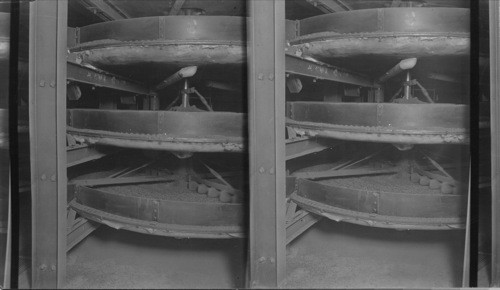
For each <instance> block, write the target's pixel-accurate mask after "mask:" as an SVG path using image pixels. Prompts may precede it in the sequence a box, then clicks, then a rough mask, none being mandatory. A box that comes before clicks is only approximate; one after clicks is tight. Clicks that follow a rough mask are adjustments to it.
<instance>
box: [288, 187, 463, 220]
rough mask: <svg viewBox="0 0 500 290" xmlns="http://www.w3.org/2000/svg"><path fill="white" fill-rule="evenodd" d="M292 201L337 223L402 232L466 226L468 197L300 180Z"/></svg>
mask: <svg viewBox="0 0 500 290" xmlns="http://www.w3.org/2000/svg"><path fill="white" fill-rule="evenodd" d="M296 182H297V185H296V188H297V189H296V191H295V192H294V193H292V195H291V199H292V200H293V201H294V202H295V203H297V204H298V205H299V206H300V207H302V208H304V209H305V210H307V211H310V212H313V213H316V214H318V215H321V216H324V217H327V218H329V219H332V220H335V221H344V222H349V223H354V224H359V225H365V226H372V227H379V228H392V229H399V230H449V229H462V228H464V225H465V216H464V215H465V213H466V207H467V196H466V195H450V194H434V193H432V194H410V193H399V192H383V191H368V190H358V189H353V188H345V187H340V186H331V185H325V184H321V183H319V182H314V181H309V180H304V179H297V181H296Z"/></svg>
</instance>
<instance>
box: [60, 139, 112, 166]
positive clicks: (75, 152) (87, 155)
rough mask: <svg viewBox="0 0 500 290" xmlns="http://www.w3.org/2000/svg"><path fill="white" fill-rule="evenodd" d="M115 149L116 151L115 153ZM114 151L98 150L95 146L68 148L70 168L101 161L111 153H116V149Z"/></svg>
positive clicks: (84, 145)
mask: <svg viewBox="0 0 500 290" xmlns="http://www.w3.org/2000/svg"><path fill="white" fill-rule="evenodd" d="M113 149H114V151H113ZM113 149H108V148H106V149H102V148H99V149H98V148H96V147H95V146H91V145H87V144H83V145H75V146H72V147H68V148H67V151H68V155H67V157H66V160H67V162H68V167H72V166H76V165H78V164H82V163H85V162H89V161H92V160H96V159H100V158H102V157H104V156H107V155H108V154H111V153H116V148H113Z"/></svg>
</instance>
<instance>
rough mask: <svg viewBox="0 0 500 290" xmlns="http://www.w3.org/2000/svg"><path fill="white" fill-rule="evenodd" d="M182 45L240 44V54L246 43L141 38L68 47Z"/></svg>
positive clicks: (74, 49)
mask: <svg viewBox="0 0 500 290" xmlns="http://www.w3.org/2000/svg"><path fill="white" fill-rule="evenodd" d="M184 45H191V46H193V45H198V46H200V47H205V46H241V47H242V54H245V53H244V49H245V47H246V45H247V43H246V42H245V41H238V40H227V41H222V40H213V41H212V40H143V41H117V40H100V41H92V42H86V43H82V44H79V45H77V46H74V47H72V48H70V52H75V53H78V52H86V51H89V50H97V49H109V48H111V47H135V46H137V47H139V46H141V47H154V46H158V47H164V46H174V47H178V46H184Z"/></svg>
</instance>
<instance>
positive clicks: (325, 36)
mask: <svg viewBox="0 0 500 290" xmlns="http://www.w3.org/2000/svg"><path fill="white" fill-rule="evenodd" d="M352 38H362V39H371V38H375V39H376V40H377V41H380V40H381V39H384V38H390V39H394V38H425V39H426V40H431V39H440V38H446V39H464V40H468V42H470V33H465V32H457V33H449V34H446V35H445V34H443V33H437V32H427V33H410V32H359V33H342V34H339V33H335V32H330V31H328V32H317V33H311V34H306V35H303V36H299V37H297V38H294V39H293V40H290V44H291V45H303V44H306V45H307V44H311V43H313V42H322V41H335V40H342V39H352Z"/></svg>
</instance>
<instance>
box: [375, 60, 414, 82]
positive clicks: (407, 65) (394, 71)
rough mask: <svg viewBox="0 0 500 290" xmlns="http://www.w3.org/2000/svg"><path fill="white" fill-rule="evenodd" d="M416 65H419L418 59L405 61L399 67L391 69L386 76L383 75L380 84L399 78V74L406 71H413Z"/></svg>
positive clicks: (379, 80)
mask: <svg viewBox="0 0 500 290" xmlns="http://www.w3.org/2000/svg"><path fill="white" fill-rule="evenodd" d="M416 64H417V59H416V58H407V59H403V60H402V61H400V62H399V63H398V64H397V65H395V66H394V67H393V68H391V69H390V70H388V71H387V72H386V73H385V74H383V75H382V76H381V77H379V78H378V82H379V83H383V82H385V81H387V80H389V79H390V78H392V77H395V76H397V75H398V74H400V73H402V72H403V71H405V70H410V69H412V68H413V67H415V65H416Z"/></svg>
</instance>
